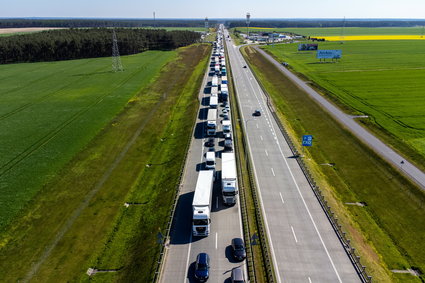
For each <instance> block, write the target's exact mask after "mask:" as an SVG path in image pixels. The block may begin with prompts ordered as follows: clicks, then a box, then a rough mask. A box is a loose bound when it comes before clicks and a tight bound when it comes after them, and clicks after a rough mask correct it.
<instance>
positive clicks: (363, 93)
mask: <svg viewBox="0 0 425 283" xmlns="http://www.w3.org/2000/svg"><path fill="white" fill-rule="evenodd" d="M423 47H425V41H420V40H417V41H407V40H386V41H356V42H353V41H347V42H345V43H344V44H341V43H340V42H322V43H320V48H321V49H341V50H342V52H343V54H344V57H343V59H341V60H340V61H339V62H337V63H333V64H323V63H318V62H317V59H316V58H315V54H314V52H297V51H296V50H297V45H296V44H280V45H275V46H274V47H271V46H266V47H263V48H264V50H266V51H267V52H269V53H270V54H272V56H274V57H275V58H276V59H277V60H279V61H287V62H289V64H290V68H292V69H293V70H295V71H296V72H297V74H298V75H300V74H302V75H301V76H300V77H302V78H305V80H306V81H309V82H310V84H311V85H312V87H314V88H315V89H316V90H318V91H319V92H320V93H322V94H324V95H326V96H327V97H328V98H330V99H331V100H332V101H333V102H334V103H336V104H337V105H339V106H340V107H341V108H342V109H344V110H345V111H346V112H347V113H350V114H354V115H367V116H369V117H368V118H361V119H359V121H360V122H361V123H362V125H364V126H366V127H367V128H368V129H370V130H372V131H373V132H374V133H375V134H376V135H377V136H379V137H380V138H381V139H382V140H384V141H385V142H386V143H387V144H389V145H390V146H392V148H393V149H394V150H396V151H398V152H400V153H401V154H402V155H404V156H405V157H406V158H407V159H409V160H411V161H412V162H414V163H415V165H416V166H418V167H419V168H420V169H422V170H425V128H424V127H423V125H424V123H425V116H424V115H423V108H424V105H425V98H424V96H423V89H424V87H425V69H424V68H423V64H424V62H425V52H423V51H422V50H423V49H424V48H423ZM328 63H329V62H328Z"/></svg>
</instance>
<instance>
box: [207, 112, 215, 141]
mask: <svg viewBox="0 0 425 283" xmlns="http://www.w3.org/2000/svg"><path fill="white" fill-rule="evenodd" d="M216 129H217V109H208V117H207V135H208V136H215V131H216Z"/></svg>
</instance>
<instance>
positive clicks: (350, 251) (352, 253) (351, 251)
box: [248, 63, 372, 283]
mask: <svg viewBox="0 0 425 283" xmlns="http://www.w3.org/2000/svg"><path fill="white" fill-rule="evenodd" d="M248 65H249V63H248ZM249 68H250V69H251V72H252V74H253V75H254V77H255V79H256V80H257V82H258V84H259V85H260V87H261V89H262V90H263V92H264V94H265V95H266V100H267V107H268V108H269V110H270V112H271V113H272V115H273V118H274V119H275V121H276V123H277V125H278V127H279V130H280V131H281V133H282V135H283V136H284V138H285V140H286V142H287V143H288V145H289V147H290V149H291V151H292V153H293V155H294V156H297V158H296V160H297V162H298V164H299V166H300V168H301V170H302V171H303V173H304V175H305V177H306V179H307V181H308V182H309V184H310V187H311V189H312V190H313V192H314V194H315V196H316V198H317V199H318V200H319V203H320V205H321V207H322V208H323V211H324V212H325V214H326V216H327V218H328V219H329V222H330V223H331V225H332V227H333V229H334V231H335V233H336V235H337V236H338V238H339V240H340V242H341V244H342V245H343V247H344V249H345V251H346V253H347V255H348V257H349V258H350V260H351V262H352V263H353V266H354V268H355V269H356V271H357V273H358V275H359V277H360V279H361V280H362V281H363V282H367V283H370V282H372V276H370V275H368V273H367V272H366V266H363V265H362V264H361V262H360V256H358V255H357V254H356V250H355V248H353V247H352V245H351V243H350V239H348V238H347V236H346V233H345V232H343V231H342V227H341V225H340V224H338V217H337V216H335V213H334V212H333V211H332V209H331V207H330V206H329V205H328V203H327V201H326V200H325V197H324V195H323V194H322V191H321V190H320V188H319V186H317V184H316V182H315V181H314V178H313V176H312V174H311V173H310V170H309V169H308V167H307V165H306V164H305V162H304V160H303V159H301V158H300V154H299V152H298V150H297V148H296V146H295V144H294V142H293V141H292V139H291V137H290V136H289V134H288V132H287V131H286V129H285V127H284V126H283V124H282V122H281V121H280V119H279V116H278V115H277V113H276V111H275V109H274V106H273V103H272V101H271V98H270V94H269V93H268V92H267V90H266V89H265V87H264V86H263V84H262V83H261V81H260V80H259V78H258V77H257V74H255V72H254V71H253V70H252V68H251V66H250V65H249Z"/></svg>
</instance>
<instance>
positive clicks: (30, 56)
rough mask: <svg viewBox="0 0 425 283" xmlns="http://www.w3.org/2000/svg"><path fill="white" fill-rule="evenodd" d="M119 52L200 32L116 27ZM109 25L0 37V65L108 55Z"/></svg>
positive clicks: (166, 44) (177, 41)
mask: <svg viewBox="0 0 425 283" xmlns="http://www.w3.org/2000/svg"><path fill="white" fill-rule="evenodd" d="M115 32H116V36H117V43H118V47H119V52H120V54H121V55H129V54H136V53H140V52H143V51H146V50H171V49H175V48H178V47H181V46H186V45H189V44H192V43H195V42H197V41H198V40H199V39H200V36H201V35H200V33H198V32H194V31H166V30H163V29H131V28H116V29H115ZM112 34H113V29H112V28H90V29H75V28H71V29H58V30H48V31H43V32H38V33H30V34H21V35H13V36H7V37H0V64H7V63H20V62H40V61H58V60H70V59H81V58H94V57H106V56H111V55H112Z"/></svg>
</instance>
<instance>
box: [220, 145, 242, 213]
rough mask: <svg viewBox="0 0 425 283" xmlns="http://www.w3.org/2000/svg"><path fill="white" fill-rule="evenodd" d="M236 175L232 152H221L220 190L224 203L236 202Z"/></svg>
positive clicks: (231, 203)
mask: <svg viewBox="0 0 425 283" xmlns="http://www.w3.org/2000/svg"><path fill="white" fill-rule="evenodd" d="M238 191H239V190H238V176H237V173H236V160H235V154H234V153H233V152H229V153H222V154H221V192H222V195H223V202H224V204H226V205H233V204H235V203H236V195H237V194H238Z"/></svg>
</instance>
